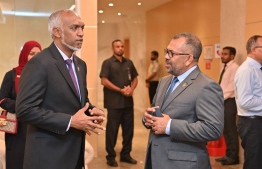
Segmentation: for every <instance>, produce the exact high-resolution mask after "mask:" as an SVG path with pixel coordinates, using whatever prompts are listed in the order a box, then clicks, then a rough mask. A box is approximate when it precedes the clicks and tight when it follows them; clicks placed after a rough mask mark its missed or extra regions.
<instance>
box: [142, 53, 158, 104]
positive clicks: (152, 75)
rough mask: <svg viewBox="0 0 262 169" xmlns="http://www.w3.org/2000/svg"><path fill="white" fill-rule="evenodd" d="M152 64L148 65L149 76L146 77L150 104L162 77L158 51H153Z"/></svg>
mask: <svg viewBox="0 0 262 169" xmlns="http://www.w3.org/2000/svg"><path fill="white" fill-rule="evenodd" d="M151 61H152V62H151V64H150V65H149V67H148V77H147V78H146V80H145V81H146V87H148V93H149V99H150V104H152V101H153V98H154V96H155V93H156V89H157V85H158V81H159V78H160V71H159V69H160V67H159V63H158V52H157V51H152V52H151Z"/></svg>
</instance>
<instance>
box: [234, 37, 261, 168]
mask: <svg viewBox="0 0 262 169" xmlns="http://www.w3.org/2000/svg"><path fill="white" fill-rule="evenodd" d="M246 50H247V54H248V56H247V59H246V60H245V61H244V62H243V63H242V64H241V66H240V67H239V68H238V70H237V72H236V75H235V80H234V83H235V93H236V103H237V111H238V112H237V113H238V124H237V128H238V134H239V136H240V138H241V145H242V147H243V149H244V159H245V161H244V166H243V169H249V168H252V169H261V166H262V70H261V65H262V36H261V35H254V36H252V37H250V38H249V40H248V41H247V44H246Z"/></svg>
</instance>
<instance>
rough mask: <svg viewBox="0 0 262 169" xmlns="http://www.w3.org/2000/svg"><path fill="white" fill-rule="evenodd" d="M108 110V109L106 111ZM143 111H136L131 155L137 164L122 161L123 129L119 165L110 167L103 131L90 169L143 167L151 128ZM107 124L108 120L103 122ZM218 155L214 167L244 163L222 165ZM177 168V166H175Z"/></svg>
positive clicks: (239, 167) (228, 168)
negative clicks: (148, 128)
mask: <svg viewBox="0 0 262 169" xmlns="http://www.w3.org/2000/svg"><path fill="white" fill-rule="evenodd" d="M105 112H106V111H105ZM142 114H143V112H135V133H134V138H133V148H132V152H131V156H132V157H133V158H134V159H136V160H137V162H138V163H137V164H136V165H133V164H128V163H123V162H120V160H119V152H120V151H121V147H122V143H121V142H122V136H121V130H120V131H119V133H118V140H117V145H116V148H115V150H116V153H117V157H116V161H117V162H118V167H110V166H108V165H107V164H106V158H105V156H106V151H105V133H104V132H101V135H100V136H98V157H95V158H94V159H93V161H91V162H90V164H89V165H88V169H109V168H112V169H113V168H115V169H143V167H144V160H145V153H146V146H147V139H148V132H149V130H147V129H145V127H144V126H143V124H142V122H141V117H142ZM103 125H104V126H105V125H106V122H104V124H103ZM215 158H216V157H210V160H211V163H212V168H213V169H242V164H239V165H230V166H221V165H220V164H219V163H217V162H215ZM174 169H175V168H174Z"/></svg>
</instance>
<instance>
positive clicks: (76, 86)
mask: <svg viewBox="0 0 262 169" xmlns="http://www.w3.org/2000/svg"><path fill="white" fill-rule="evenodd" d="M65 62H66V64H67V66H68V71H69V74H70V76H71V79H72V81H73V83H74V86H75V88H76V91H77V94H78V95H79V90H78V85H77V82H76V77H75V74H74V71H73V68H72V60H71V59H67V60H65Z"/></svg>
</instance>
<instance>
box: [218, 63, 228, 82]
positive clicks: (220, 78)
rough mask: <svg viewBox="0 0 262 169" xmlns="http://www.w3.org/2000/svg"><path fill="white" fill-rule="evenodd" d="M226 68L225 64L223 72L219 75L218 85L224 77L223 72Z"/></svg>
mask: <svg viewBox="0 0 262 169" xmlns="http://www.w3.org/2000/svg"><path fill="white" fill-rule="evenodd" d="M226 66H227V64H225V65H224V68H223V70H222V72H221V74H220V77H219V81H218V83H219V84H220V83H221V81H222V78H223V75H224V73H225V70H226Z"/></svg>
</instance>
